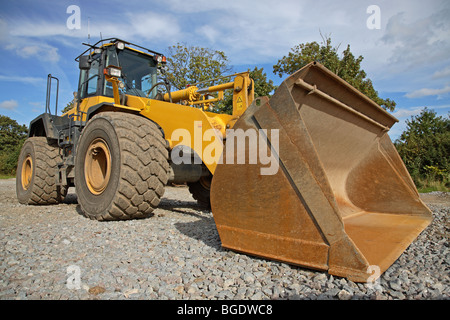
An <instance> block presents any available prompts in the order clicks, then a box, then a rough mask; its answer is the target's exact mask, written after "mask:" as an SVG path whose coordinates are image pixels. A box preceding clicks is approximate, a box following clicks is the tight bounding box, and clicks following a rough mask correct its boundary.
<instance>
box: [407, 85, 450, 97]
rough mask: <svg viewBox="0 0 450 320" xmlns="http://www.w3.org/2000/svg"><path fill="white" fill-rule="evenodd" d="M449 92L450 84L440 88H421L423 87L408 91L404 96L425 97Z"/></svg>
mask: <svg viewBox="0 0 450 320" xmlns="http://www.w3.org/2000/svg"><path fill="white" fill-rule="evenodd" d="M449 92H450V86H445V87H444V88H442V89H429V88H423V89H419V90H415V91H412V92H409V93H407V94H406V95H405V96H406V97H407V98H420V97H426V96H440V95H443V94H446V93H449Z"/></svg>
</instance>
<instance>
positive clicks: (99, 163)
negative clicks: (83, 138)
mask: <svg viewBox="0 0 450 320" xmlns="http://www.w3.org/2000/svg"><path fill="white" fill-rule="evenodd" d="M84 176H85V178H86V184H87V186H88V188H89V191H91V192H92V193H93V194H95V195H99V194H101V193H102V192H103V191H105V189H106V187H107V186H108V182H109V179H110V177H111V153H110V151H109V147H108V144H107V143H106V142H105V140H103V139H101V138H97V139H95V140H94V141H92V142H91V144H90V145H89V147H88V149H87V152H86V157H85V159H84Z"/></svg>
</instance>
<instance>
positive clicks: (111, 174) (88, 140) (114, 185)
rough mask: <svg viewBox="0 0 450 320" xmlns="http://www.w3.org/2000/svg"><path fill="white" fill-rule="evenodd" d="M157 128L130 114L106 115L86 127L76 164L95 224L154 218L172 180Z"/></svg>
mask: <svg viewBox="0 0 450 320" xmlns="http://www.w3.org/2000/svg"><path fill="white" fill-rule="evenodd" d="M167 159H168V151H167V148H166V144H165V140H164V138H163V136H162V133H161V131H160V130H159V129H158V127H157V126H156V125H155V124H154V123H153V122H151V121H150V120H148V119H146V118H143V117H140V116H137V115H133V114H127V113H115V112H103V113H100V114H98V115H96V116H95V117H93V118H92V119H91V120H90V121H89V122H88V124H87V126H86V127H85V128H84V130H83V132H82V135H81V137H80V141H79V144H78V147H77V154H76V160H75V187H76V192H77V196H78V203H79V204H80V206H81V209H82V211H83V212H84V214H85V215H86V216H87V217H89V218H91V219H95V220H126V219H137V218H145V217H148V216H150V215H151V213H152V212H153V210H154V209H155V208H156V207H157V206H158V204H159V202H160V199H161V197H162V196H163V194H164V187H165V185H166V184H167V180H168V176H169V163H168V161H167Z"/></svg>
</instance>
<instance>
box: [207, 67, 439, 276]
mask: <svg viewBox="0 0 450 320" xmlns="http://www.w3.org/2000/svg"><path fill="white" fill-rule="evenodd" d="M395 121H396V119H395V118H393V117H392V116H391V115H390V114H389V113H387V112H386V111H384V110H383V109H382V108H381V107H379V106H378V105H376V104H375V103H374V102H372V101H371V100H369V99H368V98H367V97H365V96H364V95H362V94H361V93H360V92H359V91H357V90H356V89H354V88H353V87H351V86H350V85H349V84H347V83H346V82H344V81H343V80H342V79H340V78H338V77H337V76H336V75H334V74H333V73H331V72H330V71H329V70H327V69H325V68H324V67H323V66H321V65H319V64H315V63H312V64H309V65H307V66H306V67H304V68H302V69H300V70H299V71H297V72H296V73H295V74H293V75H292V76H290V77H289V78H288V79H286V80H285V81H284V82H283V83H282V84H281V85H280V87H279V88H278V89H277V91H276V92H275V94H274V96H273V97H272V98H271V99H270V100H269V99H267V98H265V99H260V100H257V101H254V102H253V104H252V105H251V106H250V107H249V108H248V109H247V110H246V112H245V113H244V114H243V115H242V116H241V117H240V118H239V120H238V121H237V122H236V124H235V126H234V127H233V129H234V130H237V129H242V130H243V131H244V132H254V134H255V135H257V137H258V139H257V140H256V141H257V142H258V145H257V146H255V145H250V144H245V145H244V147H242V143H241V144H239V143H238V142H236V143H233V144H228V143H227V144H226V145H225V147H224V151H223V152H224V155H226V157H225V156H224V159H225V158H226V161H224V163H223V164H219V165H218V166H217V167H216V169H215V172H214V176H213V181H212V186H211V206H212V212H213V215H214V219H215V222H216V225H217V229H218V232H219V235H220V238H221V241H222V245H223V246H224V247H226V248H229V249H233V250H237V251H241V252H245V253H249V254H253V255H256V256H262V257H266V258H269V259H274V260H280V261H284V262H287V263H291V264H295V265H301V266H305V267H309V268H313V269H320V270H327V271H328V272H329V273H330V274H333V275H337V276H342V277H347V278H349V279H351V280H353V281H358V282H365V281H367V280H368V279H370V280H374V278H376V277H378V276H379V275H380V274H381V273H382V272H384V271H385V270H386V269H387V268H388V267H389V266H390V265H391V264H392V263H393V262H394V261H395V260H396V259H397V258H398V256H400V255H401V253H402V252H403V251H404V250H405V249H406V248H407V247H408V246H409V244H410V243H411V242H412V241H413V240H414V239H415V238H416V237H417V235H418V234H419V233H420V232H421V231H422V230H423V229H424V228H425V227H426V226H427V225H428V224H429V223H430V221H431V214H430V211H429V209H428V208H427V207H426V206H425V205H424V204H423V202H422V201H421V200H420V199H419V195H418V193H417V190H416V188H415V186H414V183H413V182H412V180H411V178H410V176H409V174H408V172H407V170H406V168H405V166H404V164H403V162H402V161H401V159H400V157H399V156H398V153H397V152H396V150H395V147H394V146H393V144H392V142H391V140H390V139H389V136H388V135H387V131H388V130H389V128H390V127H391V126H392V125H393V124H394V123H395ZM234 138H235V137H233V136H230V137H227V142H228V140H229V139H234ZM236 139H238V137H237V138H236ZM227 147H228V149H227ZM230 152H231V157H230V156H229V154H230ZM242 152H245V156H246V157H247V158H246V160H248V159H250V158H251V156H250V155H251V154H252V153H255V152H257V153H258V161H257V162H256V163H249V162H245V163H242V161H240V162H239V161H238V157H240V155H239V153H242ZM263 154H268V155H270V157H271V159H272V160H273V159H275V160H276V161H277V163H276V165H274V163H271V164H270V168H271V170H268V169H267V168H268V166H269V164H268V163H267V159H265V161H262V160H263V157H261V155H263ZM230 160H231V161H230ZM264 169H266V170H264ZM374 270H375V271H374Z"/></svg>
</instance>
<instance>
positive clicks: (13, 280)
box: [0, 179, 450, 300]
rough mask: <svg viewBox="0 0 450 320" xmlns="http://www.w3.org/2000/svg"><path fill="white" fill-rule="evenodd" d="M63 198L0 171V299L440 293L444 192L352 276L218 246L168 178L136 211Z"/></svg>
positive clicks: (449, 255) (196, 209)
mask: <svg viewBox="0 0 450 320" xmlns="http://www.w3.org/2000/svg"><path fill="white" fill-rule="evenodd" d="M73 192H74V190H72V189H70V190H69V195H68V198H67V199H66V203H64V204H60V205H54V206H24V205H21V204H19V203H18V202H17V199H16V196H15V180H14V179H8V180H0V205H1V208H2V210H1V212H0V246H1V252H0V299H2V300H14V299H34V300H36V299H38V300H42V299H48V300H49V299H52V300H60V299H70V300H89V299H101V300H120V299H164V300H166V299H198V300H204V299H220V300H230V299H252V300H261V299H283V300H284V299H302V300H303V299H320V300H321V299H340V300H348V299H380V300H386V299H389V300H391V299H401V300H403V299H408V300H409V299H425V300H436V299H446V300H447V299H449V297H450V281H449V280H450V278H449V264H450V251H449V241H448V238H449V220H448V217H449V210H450V194H445V193H439V192H435V193H431V194H427V195H423V199H424V201H425V202H426V203H427V204H428V205H429V207H430V209H431V210H432V211H433V216H434V220H433V222H432V224H431V225H430V226H429V227H428V228H427V229H426V230H425V231H423V232H422V233H421V234H420V236H419V237H418V239H417V240H416V241H415V242H413V243H412V244H411V245H410V246H409V248H408V249H407V250H406V251H405V252H404V253H403V254H402V256H400V258H399V259H398V260H397V261H396V262H395V263H394V264H393V265H392V266H391V267H390V268H389V269H388V270H387V271H386V272H385V273H384V274H383V275H382V276H381V278H380V280H379V281H378V283H377V285H376V286H373V285H367V284H358V283H353V282H351V281H348V280H346V279H343V278H339V277H333V276H331V275H328V274H327V273H324V272H320V271H312V270H308V269H304V268H300V267H295V266H290V265H287V264H284V263H279V262H273V261H268V260H265V259H259V258H255V257H250V256H247V255H243V254H239V253H235V252H232V251H229V250H226V249H223V248H221V245H220V239H219V235H218V233H217V230H216V228H215V224H214V220H213V218H212V214H211V212H210V211H207V210H203V209H202V208H201V207H200V206H198V205H197V204H196V202H195V201H194V200H193V198H192V197H191V196H190V194H189V192H188V190H187V188H185V187H168V188H167V189H166V193H165V195H164V198H163V200H162V202H161V204H160V207H159V208H158V209H157V210H156V211H155V215H154V216H153V217H151V218H148V219H145V220H132V221H121V222H97V221H92V220H89V219H87V218H85V217H83V216H82V215H81V214H80V209H79V206H78V205H77V202H76V195H75V194H74V193H73Z"/></svg>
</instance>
